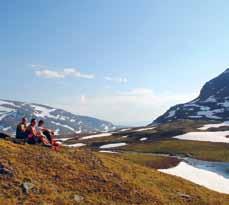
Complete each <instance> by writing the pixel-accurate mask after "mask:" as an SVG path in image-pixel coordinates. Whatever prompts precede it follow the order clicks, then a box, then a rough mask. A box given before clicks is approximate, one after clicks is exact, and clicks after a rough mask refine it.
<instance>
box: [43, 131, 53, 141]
mask: <svg viewBox="0 0 229 205" xmlns="http://www.w3.org/2000/svg"><path fill="white" fill-rule="evenodd" d="M43 134H44V135H45V136H46V137H47V139H48V141H49V142H50V143H51V144H52V135H51V133H50V132H49V131H47V130H46V131H44V132H43Z"/></svg>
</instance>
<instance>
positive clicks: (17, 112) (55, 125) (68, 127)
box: [0, 100, 115, 134]
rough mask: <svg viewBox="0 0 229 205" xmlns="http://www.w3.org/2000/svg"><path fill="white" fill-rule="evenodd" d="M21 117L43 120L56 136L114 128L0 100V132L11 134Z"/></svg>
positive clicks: (64, 112)
mask: <svg viewBox="0 0 229 205" xmlns="http://www.w3.org/2000/svg"><path fill="white" fill-rule="evenodd" d="M22 117H26V118H28V119H31V118H36V119H43V120H45V122H46V125H47V126H48V127H50V128H52V129H53V130H55V131H56V132H57V133H58V134H62V133H64V134H72V133H83V132H87V133H88V132H103V131H109V130H113V129H115V126H114V125H113V124H112V123H110V122H106V121H103V120H99V119H96V118H92V117H86V116H80V115H75V114H72V113H70V112H66V111H64V110H62V109H55V108H52V107H49V106H45V105H39V104H32V103H24V102H16V101H9V100H0V132H8V133H12V132H14V131H15V127H16V125H17V123H18V122H19V121H20V119H21V118H22Z"/></svg>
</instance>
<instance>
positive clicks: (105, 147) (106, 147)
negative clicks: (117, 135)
mask: <svg viewBox="0 0 229 205" xmlns="http://www.w3.org/2000/svg"><path fill="white" fill-rule="evenodd" d="M126 145H127V144H126V143H125V142H121V143H112V144H106V145H102V146H101V147H99V148H100V149H109V148H115V147H122V146H126Z"/></svg>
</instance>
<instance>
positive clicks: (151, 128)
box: [135, 127, 155, 132]
mask: <svg viewBox="0 0 229 205" xmlns="http://www.w3.org/2000/svg"><path fill="white" fill-rule="evenodd" d="M153 129H155V127H147V128H141V129H138V130H135V132H142V131H146V130H153Z"/></svg>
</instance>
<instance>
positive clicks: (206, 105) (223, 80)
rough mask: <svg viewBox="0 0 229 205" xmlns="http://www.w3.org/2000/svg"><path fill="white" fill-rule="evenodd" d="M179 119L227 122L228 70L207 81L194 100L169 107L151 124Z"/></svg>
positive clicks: (228, 114) (228, 118) (228, 103)
mask: <svg viewBox="0 0 229 205" xmlns="http://www.w3.org/2000/svg"><path fill="white" fill-rule="evenodd" d="M181 119H192V120H194V119H195V120H196V119H198V120H214V121H225V120H229V68H228V69H227V70H226V71H224V72H223V73H222V74H220V75H219V76H217V77H216V78H214V79H212V80H210V81H208V82H207V83H206V84H205V85H204V86H203V88H202V89H201V91H200V95H199V97H197V98H196V99H195V100H193V101H191V102H188V103H184V104H179V105H175V106H173V107H171V108H170V109H169V110H168V111H167V112H166V113H164V114H163V115H162V116H160V117H158V118H157V119H156V120H155V121H154V122H153V124H156V123H166V122H171V121H174V120H181Z"/></svg>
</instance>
